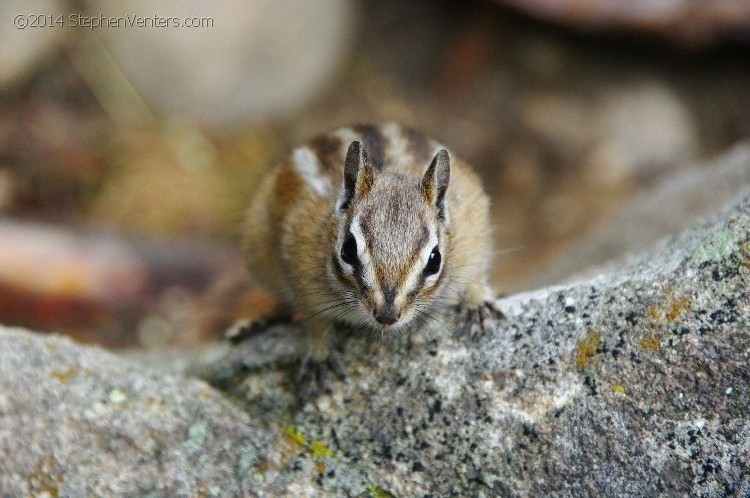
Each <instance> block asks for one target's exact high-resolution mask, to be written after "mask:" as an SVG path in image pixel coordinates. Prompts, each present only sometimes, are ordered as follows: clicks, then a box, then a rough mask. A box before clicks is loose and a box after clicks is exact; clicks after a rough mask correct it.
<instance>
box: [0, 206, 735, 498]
mask: <svg viewBox="0 0 750 498" xmlns="http://www.w3.org/2000/svg"><path fill="white" fill-rule="evenodd" d="M498 306H499V308H501V309H502V310H503V311H504V312H505V314H506V320H504V321H502V322H501V323H500V324H499V326H498V329H497V331H496V333H495V334H494V335H492V336H490V337H486V338H483V339H482V340H480V341H479V342H478V343H476V344H467V343H466V342H465V341H463V340H459V339H456V338H454V337H453V335H452V334H451V333H450V329H451V328H452V321H451V317H450V316H447V317H446V320H445V322H444V323H436V324H435V326H434V327H433V329H432V330H423V331H421V332H418V333H415V334H413V335H411V336H408V337H406V336H403V337H392V338H381V339H379V340H376V339H373V338H372V337H361V336H357V335H356V334H353V335H351V336H350V337H349V338H348V339H346V340H344V337H343V335H342V337H341V341H340V344H341V347H342V358H343V361H344V366H345V367H346V369H347V371H348V379H347V381H346V382H344V383H337V384H336V385H335V386H334V387H335V389H334V392H333V393H332V394H331V395H326V396H322V397H320V398H318V399H316V400H315V401H313V402H308V403H303V404H300V403H299V402H298V401H297V397H296V393H295V386H294V384H293V382H292V379H293V378H294V377H293V374H294V370H295V369H296V367H297V365H298V362H299V358H300V356H301V354H302V353H303V341H302V340H301V337H300V334H298V333H295V331H294V330H289V329H290V328H292V327H290V326H277V327H275V328H273V329H271V330H268V331H266V332H264V333H261V334H259V335H257V336H255V337H253V338H251V339H249V340H247V341H246V342H244V343H242V344H240V345H239V346H236V347H231V348H230V347H229V346H227V345H221V346H217V347H214V348H210V349H209V350H206V351H204V352H203V354H202V355H201V356H200V357H199V358H198V359H191V360H189V361H185V360H183V361H181V362H179V363H171V364H170V365H163V366H162V370H157V369H154V368H153V367H144V366H137V364H136V363H135V362H133V361H132V360H126V359H124V358H118V357H115V356H113V355H111V354H109V353H106V352H103V351H101V350H98V349H95V348H85V347H80V346H76V345H74V344H72V343H70V342H69V341H67V340H63V339H59V338H55V337H52V338H40V337H38V336H33V335H31V334H27V333H24V332H22V331H18V330H7V329H6V330H2V331H0V421H1V423H0V495H11V496H14V495H29V494H31V495H39V494H42V493H44V492H46V493H48V494H49V495H52V496H54V495H60V496H79V495H91V494H104V495H126V496H127V495H130V496H133V495H145V494H148V493H151V496H163V495H170V496H172V495H201V494H202V495H204V496H211V495H213V496H219V495H220V496H229V495H243V494H244V495H258V496H279V495H281V496H368V495H369V496H376V497H384V496H426V495H428V494H431V495H432V496H444V495H455V496H504V495H505V496H515V495H529V496H547V495H551V494H554V495H556V496H582V495H583V496H585V495H606V496H631V495H632V496H655V495H660V494H666V495H680V496H682V495H691V496H748V494H750V418H749V415H748V413H750V387H749V386H750V366H749V364H750V334H749V331H750V196H745V197H744V198H743V199H741V200H738V201H735V202H734V204H733V205H732V206H731V207H730V208H729V209H728V210H727V211H726V212H725V213H724V214H723V215H721V216H718V217H715V218H714V219H713V220H712V221H711V222H709V223H705V224H703V225H702V226H700V227H698V228H696V229H694V230H691V231H689V232H686V233H685V234H683V235H681V236H679V237H677V238H675V239H672V240H669V241H666V242H664V243H662V244H661V245H660V246H659V247H657V248H656V249H653V250H652V251H650V252H647V253H644V254H643V255H642V256H640V257H639V258H638V259H637V260H636V261H634V262H633V263H631V264H630V265H629V266H627V267H625V268H621V269H620V270H619V271H617V272H614V273H612V274H609V275H602V276H600V277H597V278H595V279H593V280H590V281H587V282H583V283H577V284H571V285H568V286H561V287H554V288H547V289H543V290H540V291H537V292H534V293H529V294H525V295H518V296H514V297H510V298H507V299H502V300H500V301H498ZM170 367H171V373H166V371H167V370H170ZM175 372H177V373H175ZM186 376H187V377H188V378H185V377H186ZM191 376H197V377H201V378H203V379H205V380H206V381H208V383H210V384H211V385H212V386H213V388H212V387H209V385H208V384H206V383H204V382H202V381H200V380H196V379H191V378H189V377H191Z"/></svg>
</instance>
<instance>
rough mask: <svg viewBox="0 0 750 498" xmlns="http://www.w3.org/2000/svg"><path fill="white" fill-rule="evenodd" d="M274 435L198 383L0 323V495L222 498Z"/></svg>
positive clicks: (266, 458) (234, 491) (251, 472)
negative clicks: (209, 497)
mask: <svg viewBox="0 0 750 498" xmlns="http://www.w3.org/2000/svg"><path fill="white" fill-rule="evenodd" d="M273 440H274V437H273V436H272V434H271V433H270V432H269V431H268V429H267V428H263V427H262V426H261V424H260V421H257V420H252V419H250V418H249V417H248V416H247V415H246V414H245V413H243V412H242V411H240V410H238V409H237V407H235V406H234V405H232V404H231V403H230V402H229V401H228V400H227V399H225V398H224V397H223V396H222V395H221V394H219V393H218V392H216V391H215V390H213V389H212V388H211V387H210V386H208V385H207V384H206V383H204V382H202V381H200V380H194V379H184V378H180V377H175V376H168V375H164V374H163V373H161V372H159V371H157V370H144V369H143V368H142V367H140V366H138V365H135V364H132V363H129V362H126V361H124V360H122V359H120V358H118V357H116V356H114V355H112V354H110V353H107V352H105V351H103V350H101V349H98V348H91V347H83V346H79V345H76V344H74V343H72V342H71V341H70V340H67V339H64V338H60V337H56V336H52V337H47V338H43V337H41V336H38V335H32V334H29V333H28V332H25V331H22V330H20V329H8V328H0V496H195V495H198V494H200V493H203V495H204V496H232V495H240V494H245V493H247V492H248V490H251V489H255V488H256V487H257V483H258V482H259V480H260V479H261V477H260V476H261V475H263V474H266V475H268V474H267V472H268V470H269V469H271V468H273V467H274V462H275V461H277V460H278V454H277V452H276V450H275V449H274V446H273V444H272V443H273Z"/></svg>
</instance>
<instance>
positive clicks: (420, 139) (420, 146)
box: [401, 128, 432, 164]
mask: <svg viewBox="0 0 750 498" xmlns="http://www.w3.org/2000/svg"><path fill="white" fill-rule="evenodd" d="M401 132H402V133H403V135H404V137H405V138H406V142H407V144H408V145H407V147H408V148H409V152H410V153H411V155H412V156H414V160H415V161H416V162H418V163H420V164H429V162H430V161H432V157H430V155H431V154H432V146H431V145H430V141H429V140H428V139H427V137H425V136H424V135H422V134H421V133H419V132H418V131H416V130H414V129H413V128H402V129H401Z"/></svg>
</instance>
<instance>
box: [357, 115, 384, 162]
mask: <svg viewBox="0 0 750 498" xmlns="http://www.w3.org/2000/svg"><path fill="white" fill-rule="evenodd" d="M353 130H354V131H355V132H356V133H359V134H360V135H361V136H362V143H364V145H365V150H367V154H368V156H369V158H370V163H371V164H372V167H373V169H375V170H377V171H380V170H381V169H383V166H384V163H385V143H384V142H385V141H384V139H383V135H381V134H380V130H379V129H378V128H377V127H375V126H373V125H357V126H354V127H353Z"/></svg>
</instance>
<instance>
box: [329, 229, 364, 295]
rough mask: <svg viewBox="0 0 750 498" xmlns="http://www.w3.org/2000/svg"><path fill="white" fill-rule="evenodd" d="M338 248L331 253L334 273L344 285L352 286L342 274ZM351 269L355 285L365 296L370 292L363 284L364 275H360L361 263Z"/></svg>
mask: <svg viewBox="0 0 750 498" xmlns="http://www.w3.org/2000/svg"><path fill="white" fill-rule="evenodd" d="M347 226H348V224H347ZM348 230H349V228H347V231H348ZM339 250H340V247H339V248H336V249H335V251H334V253H333V255H332V262H333V271H334V273H335V274H336V278H337V279H338V281H339V282H340V283H341V284H342V285H345V286H347V287H354V286H353V285H352V283H351V281H350V280H349V279H348V278H347V275H345V274H344V269H343V268H342V267H341V262H340V261H339V256H338V251H339ZM352 270H353V276H354V280H355V281H356V282H357V286H358V287H359V291H360V293H362V295H363V296H367V295H368V294H369V293H370V288H369V287H367V284H365V280H364V277H363V276H362V265H360V264H355V265H354V266H353V267H352Z"/></svg>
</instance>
